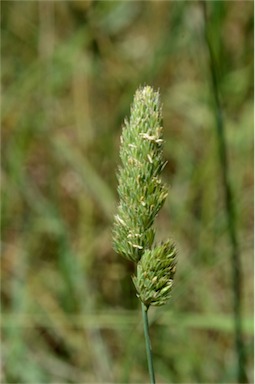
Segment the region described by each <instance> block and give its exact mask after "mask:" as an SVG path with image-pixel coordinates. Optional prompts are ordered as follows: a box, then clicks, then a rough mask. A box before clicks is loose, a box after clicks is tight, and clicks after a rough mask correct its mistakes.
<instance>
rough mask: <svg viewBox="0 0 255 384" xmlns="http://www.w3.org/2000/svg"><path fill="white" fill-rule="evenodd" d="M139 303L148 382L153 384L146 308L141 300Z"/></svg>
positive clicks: (153, 377)
mask: <svg viewBox="0 0 255 384" xmlns="http://www.w3.org/2000/svg"><path fill="white" fill-rule="evenodd" d="M141 305H142V315H143V329H144V337H145V345H146V355H147V362H148V369H149V375H150V383H151V384H155V382H156V381H155V373H154V367H153V356H152V349H151V341H150V334H149V321H148V308H147V307H146V306H145V305H144V303H142V302H141Z"/></svg>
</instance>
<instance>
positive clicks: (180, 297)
mask: <svg viewBox="0 0 255 384" xmlns="http://www.w3.org/2000/svg"><path fill="white" fill-rule="evenodd" d="M207 8H208V15H209V17H208V23H210V30H211V39H212V46H213V49H214V52H215V56H216V59H217V73H218V79H219V89H220V94H221V101H222V105H223V112H224V121H225V126H226V135H227V136H226V137H227V149H228V158H229V165H230V178H231V182H232V185H233V193H234V197H235V200H234V203H235V208H236V211H237V226H238V240H239V243H240V250H241V259H242V269H243V276H244V279H243V291H242V297H243V309H242V310H243V325H244V341H245V346H246V353H247V366H246V371H247V374H248V377H249V380H250V382H252V376H253V320H252V317H253V257H252V255H253V253H252V251H253V210H252V206H253V167H252V159H253V140H252V138H253V130H252V127H253V82H254V80H253V2H250V1H236V2H235V1H215V2H211V1H210V2H208V3H207ZM203 28H204V18H203V12H202V7H201V4H200V3H199V2H197V1H49V2H46V1H2V56H1V57H2V90H3V100H2V261H1V269H2V280H1V291H2V319H1V320H2V322H1V326H2V378H1V379H2V382H4V383H56V382H58V383H106V382H113V383H143V382H146V381H148V373H147V363H146V356H145V347H144V339H143V330H142V323H141V315H140V306H139V302H138V300H137V298H136V297H135V292H134V287H133V285H132V281H131V277H130V275H131V274H132V268H133V267H132V264H131V263H130V264H129V263H128V262H127V261H126V260H124V259H122V258H121V257H119V256H118V255H116V254H115V253H114V252H113V250H112V245H111V226H112V220H113V214H114V212H115V209H116V203H117V193H116V184H117V181H116V176H115V171H116V169H117V166H118V163H119V158H118V151H119V137H120V133H121V125H122V122H123V119H124V118H125V116H127V115H128V114H129V106H130V102H131V101H132V97H133V94H134V92H135V90H136V89H137V87H138V86H139V85H140V84H149V85H152V86H154V87H155V88H156V89H157V88H160V92H161V96H162V102H163V115H164V127H165V140H166V144H165V158H166V159H167V160H168V165H167V167H166V169H165V171H164V178H165V181H166V182H167V183H168V184H169V185H170V191H169V196H168V199H167V202H166V204H165V206H164V208H163V210H162V212H161V213H160V215H159V217H158V219H157V231H156V232H157V234H159V235H158V237H159V238H160V237H161V236H162V238H167V237H168V236H169V234H170V236H171V237H172V238H174V239H175V240H176V243H177V246H178V249H179V258H178V270H177V275H176V279H175V288H174V291H173V295H172V300H171V301H170V302H169V304H167V305H166V306H165V307H163V308H159V309H155V310H154V309H152V310H151V311H150V319H151V338H152V344H153V350H154V360H155V371H156V376H157V381H158V382H161V383H169V382H173V383H185V382H186V383H187V382H189V383H203V382H206V383H234V382H236V366H237V363H236V353H235V345H234V327H233V291H232V277H231V270H232V269H231V256H230V253H231V246H230V244H229V239H228V234H227V221H226V213H225V208H224V197H223V188H222V182H221V169H220V165H219V159H218V152H217V136H216V128H215V116H214V108H213V95H212V90H211V85H210V67H209V57H208V49H207V46H206V41H205V36H204V32H203Z"/></svg>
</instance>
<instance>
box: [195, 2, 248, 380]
mask: <svg viewBox="0 0 255 384" xmlns="http://www.w3.org/2000/svg"><path fill="white" fill-rule="evenodd" d="M202 6H203V12H204V19H205V40H206V43H207V47H208V51H209V60H210V72H211V82H212V91H213V97H214V102H215V112H216V130H217V140H218V152H219V160H220V165H221V168H222V181H223V189H224V195H225V210H226V216H227V224H228V233H229V240H230V244H231V247H232V284H233V293H234V297H233V310H234V321H235V344H236V354H237V361H238V382H239V383H248V378H247V374H246V369H245V365H246V353H245V345H244V340H243V335H242V332H243V325H242V272H241V256H240V251H239V243H238V238H237V225H236V214H235V204H234V198H233V190H232V186H231V183H230V177H229V169H228V159H227V143H226V137H225V126H224V120H223V112H222V106H221V102H220V92H219V86H218V78H217V71H216V60H215V56H214V52H213V48H212V44H211V39H210V36H209V27H208V15H207V4H206V1H203V2H202Z"/></svg>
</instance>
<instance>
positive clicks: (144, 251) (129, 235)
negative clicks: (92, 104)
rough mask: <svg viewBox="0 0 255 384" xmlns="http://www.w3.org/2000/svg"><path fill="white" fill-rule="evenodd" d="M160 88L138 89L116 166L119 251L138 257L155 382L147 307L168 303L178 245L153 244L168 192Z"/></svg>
mask: <svg viewBox="0 0 255 384" xmlns="http://www.w3.org/2000/svg"><path fill="white" fill-rule="evenodd" d="M161 124H162V112H161V105H160V100H159V92H155V91H154V90H153V89H152V88H151V87H149V86H144V87H142V88H139V89H138V90H137V91H136V94H135V96H134V102H133V105H132V107H131V116H130V120H129V121H127V120H126V121H125V125H124V128H123V131H122V136H121V147H120V157H121V161H122V166H121V167H120V168H119V171H118V182H119V185H118V193H119V198H120V202H119V206H118V213H117V214H116V215H115V221H114V227H113V244H114V248H115V250H116V251H117V252H118V253H119V254H121V255H122V256H124V257H125V258H127V259H128V260H131V261H133V262H135V264H136V275H135V276H133V282H134V285H135V288H136V291H137V296H138V298H139V299H140V301H141V306H142V317H143V324H144V335H145V344H146V353H147V360H148V368H149V374H150V381H151V383H155V374H154V368H153V359H152V350H151V342H150V337H149V322H148V309H149V307H150V306H151V305H155V306H161V305H163V304H165V303H166V302H167V300H168V299H169V297H170V292H171V289H172V285H173V278H174V274H175V270H176V266H175V265H176V249H175V246H174V244H173V242H171V241H170V240H168V241H167V242H165V243H162V244H160V245H153V242H154V237H155V230H154V228H153V223H154V220H155V217H156V216H157V214H158V212H159V210H160V208H161V207H162V205H163V204H164V201H165V199H166V197H167V188H166V186H165V185H164V184H163V182H162V180H161V179H160V175H161V172H162V170H163V168H164V166H165V162H164V160H163V152H162V149H163V132H162V131H163V128H162V126H161Z"/></svg>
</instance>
